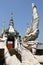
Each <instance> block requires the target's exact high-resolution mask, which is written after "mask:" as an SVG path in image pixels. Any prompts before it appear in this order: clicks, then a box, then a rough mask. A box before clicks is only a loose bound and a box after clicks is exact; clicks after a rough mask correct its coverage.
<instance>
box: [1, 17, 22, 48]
mask: <svg viewBox="0 0 43 65" xmlns="http://www.w3.org/2000/svg"><path fill="white" fill-rule="evenodd" d="M5 38H7V40H6V46H7V47H8V48H17V45H18V43H19V41H20V38H21V36H20V35H19V32H18V31H17V30H15V28H14V21H13V18H12V17H11V19H10V23H9V27H8V29H6V30H5V29H4V27H3V29H2V34H1V36H0V40H4V39H5Z"/></svg>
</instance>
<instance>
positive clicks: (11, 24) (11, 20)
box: [9, 13, 14, 27]
mask: <svg viewBox="0 0 43 65" xmlns="http://www.w3.org/2000/svg"><path fill="white" fill-rule="evenodd" d="M9 25H10V26H13V27H14V21H13V13H11V18H10V23H9Z"/></svg>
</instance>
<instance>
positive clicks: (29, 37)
mask: <svg viewBox="0 0 43 65" xmlns="http://www.w3.org/2000/svg"><path fill="white" fill-rule="evenodd" d="M38 25H39V17H38V14H37V7H36V5H35V4H34V3H32V25H31V27H30V28H28V29H27V31H26V34H25V36H24V37H23V41H24V42H27V41H33V40H35V39H36V38H37V37H38V34H39V28H38V27H39V26H38Z"/></svg>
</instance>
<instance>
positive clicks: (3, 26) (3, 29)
mask: <svg viewBox="0 0 43 65" xmlns="http://www.w3.org/2000/svg"><path fill="white" fill-rule="evenodd" d="M4 32H5V21H4V22H3V23H2V32H1V33H2V34H3V33H4Z"/></svg>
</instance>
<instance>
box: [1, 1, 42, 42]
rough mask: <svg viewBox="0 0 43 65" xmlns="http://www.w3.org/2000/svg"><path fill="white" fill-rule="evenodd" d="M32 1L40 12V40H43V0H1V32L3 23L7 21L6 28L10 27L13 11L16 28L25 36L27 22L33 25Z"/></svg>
mask: <svg viewBox="0 0 43 65" xmlns="http://www.w3.org/2000/svg"><path fill="white" fill-rule="evenodd" d="M32 2H34V3H35V4H36V6H37V9H38V14H39V30H40V33H39V37H38V41H40V42H43V0H0V33H1V30H2V23H3V22H4V21H5V28H6V29H7V28H8V25H9V21H10V17H11V13H12V12H13V19H14V28H15V29H16V30H17V31H18V32H19V33H20V34H21V35H22V36H23V35H24V33H25V31H26V27H27V26H26V23H27V22H28V24H29V27H30V26H31V20H32Z"/></svg>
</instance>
